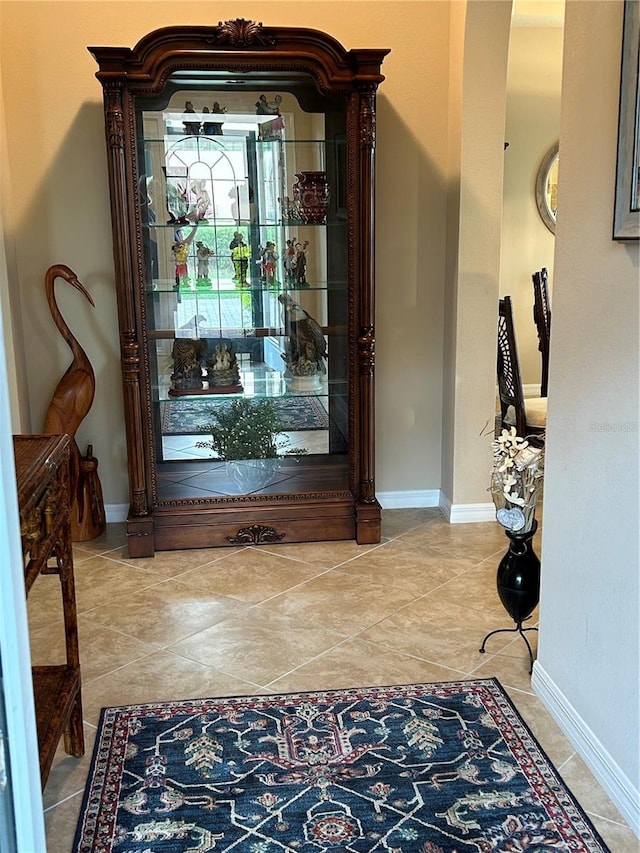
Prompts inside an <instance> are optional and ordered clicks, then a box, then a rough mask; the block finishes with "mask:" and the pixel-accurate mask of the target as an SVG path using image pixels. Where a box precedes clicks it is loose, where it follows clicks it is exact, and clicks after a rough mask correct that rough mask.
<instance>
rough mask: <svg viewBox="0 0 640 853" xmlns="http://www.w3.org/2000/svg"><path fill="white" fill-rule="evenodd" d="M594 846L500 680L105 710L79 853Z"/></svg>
mask: <svg viewBox="0 0 640 853" xmlns="http://www.w3.org/2000/svg"><path fill="white" fill-rule="evenodd" d="M210 850H215V851H216V853H220V852H221V851H234V853H282V851H290V852H291V853H373V851H379V853H382V851H387V853H464V851H470V853H471V851H472V852H473V853H507V852H508V851H509V853H550V851H564V852H565V853H568V851H571V853H602V851H606V850H607V848H606V847H605V845H604V843H603V842H602V840H601V839H600V838H599V836H598V835H597V833H596V831H595V830H594V828H593V826H592V825H591V824H590V822H589V820H588V819H587V817H586V816H585V814H584V812H583V811H582V810H581V808H580V807H579V806H578V804H577V803H576V801H575V799H574V798H573V797H572V795H571V794H570V793H569V791H568V790H567V788H566V786H565V785H564V783H563V782H562V780H561V779H560V777H559V776H558V773H557V771H556V770H554V768H553V766H552V765H551V763H550V762H549V760H548V758H547V757H546V756H545V755H544V753H543V752H542V750H541V748H540V746H539V745H538V743H537V742H536V740H535V739H534V737H533V735H532V734H531V732H530V731H529V729H528V728H527V726H526V725H525V724H524V722H523V721H522V719H521V718H520V717H519V716H518V714H517V712H516V711H515V709H514V707H513V705H512V704H511V702H510V701H509V699H508V698H507V696H506V694H505V693H504V691H503V690H502V687H501V686H500V684H499V683H498V682H497V681H496V680H495V679H488V680H483V681H461V682H448V683H443V684H416V685H408V686H403V687H385V688H361V689H350V690H335V691H325V692H316V693H297V694H286V695H281V696H253V697H237V698H227V699H198V700H193V701H183V702H164V703H158V704H148V705H131V706H125V707H121V708H105V709H103V711H102V716H101V719H100V725H99V730H98V736H97V738H96V746H95V751H94V758H93V764H92V768H91V772H90V775H89V780H88V783H87V788H86V792H85V797H84V803H83V807H82V812H81V816H80V820H79V824H78V831H77V835H76V841H75V845H74V853H90V851H91V853H98V851H99V853H111V851H113V853H183V851H184V853H196V852H197V853H206V851H210Z"/></svg>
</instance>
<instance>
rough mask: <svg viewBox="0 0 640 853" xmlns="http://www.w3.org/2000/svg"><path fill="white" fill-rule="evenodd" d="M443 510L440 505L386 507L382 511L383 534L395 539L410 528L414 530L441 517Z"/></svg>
mask: <svg viewBox="0 0 640 853" xmlns="http://www.w3.org/2000/svg"><path fill="white" fill-rule="evenodd" d="M441 517H442V512H441V510H440V509H439V508H438V507H425V508H420V509H385V510H384V511H383V513H382V535H383V537H385V538H388V539H393V538H394V537H396V536H401V535H402V534H403V533H407V532H408V531H409V530H413V529H414V528H416V527H420V525H422V524H425V523H426V522H427V521H433V520H434V519H436V518H441Z"/></svg>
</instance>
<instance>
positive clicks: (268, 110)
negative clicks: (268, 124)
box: [256, 95, 282, 116]
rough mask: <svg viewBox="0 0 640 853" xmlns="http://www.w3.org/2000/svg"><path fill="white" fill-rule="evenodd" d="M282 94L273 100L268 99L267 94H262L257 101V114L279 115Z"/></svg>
mask: <svg viewBox="0 0 640 853" xmlns="http://www.w3.org/2000/svg"><path fill="white" fill-rule="evenodd" d="M281 103H282V95H276V96H275V98H274V99H273V101H268V100H267V96H266V95H260V97H259V98H258V100H257V101H256V114H257V115H259V116H279V115H280V104H281Z"/></svg>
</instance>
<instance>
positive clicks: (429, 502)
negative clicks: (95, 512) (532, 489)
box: [104, 489, 496, 524]
mask: <svg viewBox="0 0 640 853" xmlns="http://www.w3.org/2000/svg"><path fill="white" fill-rule="evenodd" d="M376 497H377V498H378V501H379V502H380V506H381V507H382V508H383V509H420V508H422V507H432V506H439V507H440V509H442V511H443V513H444V514H445V516H446V517H447V519H448V521H449V522H450V523H451V524H460V523H461V522H473V521H495V518H496V511H495V507H494V505H493V504H492V503H491V504H458V505H455V506H452V505H451V502H450V501H449V500H448V499H447V498H445V497H444V496H443V495H442V494H441V492H440V490H439V489H422V490H417V491H411V490H407V491H398V492H378V493H377V495H376ZM104 510H105V515H106V517H107V523H108V524H113V523H115V522H120V521H126V520H127V515H128V514H129V505H128V504H106V505H105V508H104Z"/></svg>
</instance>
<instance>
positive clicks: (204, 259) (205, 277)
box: [196, 240, 213, 281]
mask: <svg viewBox="0 0 640 853" xmlns="http://www.w3.org/2000/svg"><path fill="white" fill-rule="evenodd" d="M211 255H213V250H212V249H210V248H209V247H208V246H207V245H206V244H205V243H203V242H202V240H198V241H197V242H196V257H197V259H198V272H197V279H198V281H209V258H210V257H211Z"/></svg>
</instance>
